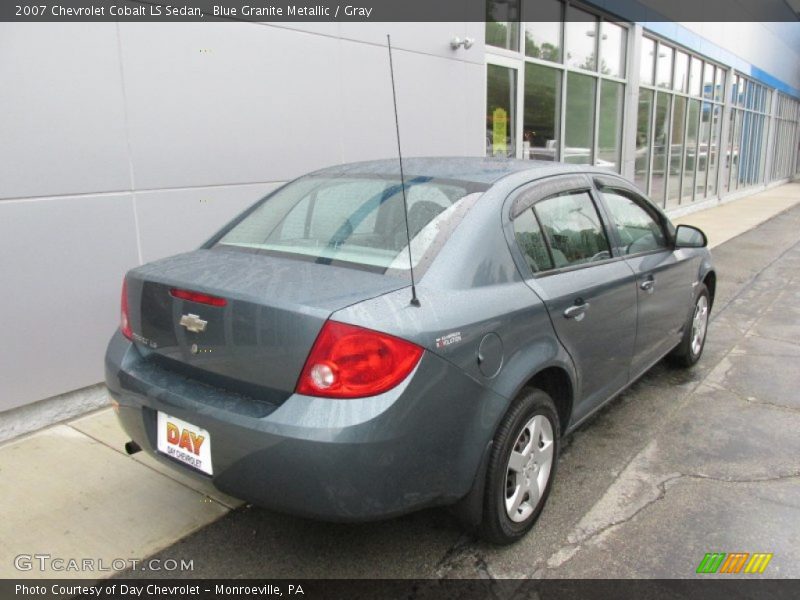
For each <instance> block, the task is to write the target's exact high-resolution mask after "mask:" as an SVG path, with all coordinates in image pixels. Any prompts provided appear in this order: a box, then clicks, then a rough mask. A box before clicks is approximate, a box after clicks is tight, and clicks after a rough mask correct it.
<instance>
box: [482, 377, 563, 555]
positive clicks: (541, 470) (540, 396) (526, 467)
mask: <svg viewBox="0 0 800 600" xmlns="http://www.w3.org/2000/svg"><path fill="white" fill-rule="evenodd" d="M560 433H561V432H560V424H559V420H558V413H557V412H556V409H555V405H554V404H553V400H552V399H551V398H550V396H548V395H547V394H546V393H545V392H543V391H542V390H538V389H527V390H525V391H523V392H522V394H521V395H520V396H519V397H518V398H517V399H516V400H515V401H514V403H513V404H512V406H511V408H510V409H509V411H508V413H507V414H506V416H505V417H504V418H503V421H502V422H501V423H500V426H499V427H498V429H497V433H496V434H495V438H494V444H493V446H492V451H491V456H490V458H489V466H488V469H487V473H486V489H485V493H486V496H485V498H484V504H483V519H482V522H481V528H480V532H481V536H482V537H483V538H484V539H486V540H487V541H490V542H493V543H495V544H510V543H512V542H515V541H517V540H519V539H520V538H522V537H523V536H524V535H525V534H526V533H527V532H528V531H529V530H530V529H531V527H533V524H534V523H535V522H536V519H537V518H538V517H539V514H540V513H541V512H542V509H543V508H544V504H545V502H546V501H547V496H548V495H549V493H550V487H551V485H552V482H553V478H554V476H555V471H556V462H557V459H558V449H559V436H560Z"/></svg>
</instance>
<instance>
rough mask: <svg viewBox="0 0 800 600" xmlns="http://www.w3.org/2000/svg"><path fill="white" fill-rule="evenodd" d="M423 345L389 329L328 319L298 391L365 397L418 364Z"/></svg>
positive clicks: (391, 384)
mask: <svg viewBox="0 0 800 600" xmlns="http://www.w3.org/2000/svg"><path fill="white" fill-rule="evenodd" d="M422 351H423V349H422V348H421V347H419V346H417V345H416V344H412V343H411V342H407V341H405V340H401V339H400V338H396V337H394V336H391V335H387V334H385V333H380V332H377V331H372V330H371V329H363V328H361V327H355V326H354V325H346V324H344V323H337V322H336V321H327V322H326V323H325V325H323V327H322V331H320V333H319V336H317V341H316V342H314V347H313V348H311V352H310V353H309V355H308V359H306V364H305V366H304V367H303V371H302V373H301V374H300V379H299V381H298V382H297V390H296V391H297V393H298V394H305V395H307V396H322V397H324V398H362V397H364V396H374V395H376V394H380V393H382V392H385V391H386V390H390V389H392V388H393V387H394V386H396V385H397V384H398V383H400V382H401V381H403V379H405V378H406V376H407V375H408V374H409V373H411V371H412V370H413V369H414V367H416V366H417V363H418V362H419V359H420V357H421V356H422Z"/></svg>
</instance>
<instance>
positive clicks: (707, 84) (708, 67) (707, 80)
mask: <svg viewBox="0 0 800 600" xmlns="http://www.w3.org/2000/svg"><path fill="white" fill-rule="evenodd" d="M703 98H708V99H709V100H712V99H713V98H714V65H712V64H711V63H706V64H705V66H704V67H703Z"/></svg>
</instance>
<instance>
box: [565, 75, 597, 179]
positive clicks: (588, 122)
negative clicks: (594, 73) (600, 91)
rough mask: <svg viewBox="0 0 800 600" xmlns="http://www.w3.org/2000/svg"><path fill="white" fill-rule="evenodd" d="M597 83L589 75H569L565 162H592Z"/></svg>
mask: <svg viewBox="0 0 800 600" xmlns="http://www.w3.org/2000/svg"><path fill="white" fill-rule="evenodd" d="M596 82H597V80H596V79H595V78H594V77H591V76H589V75H580V74H578V73H568V74H567V114H566V120H565V134H564V137H565V140H564V162H569V163H576V164H591V162H592V132H593V131H594V94H595V87H596Z"/></svg>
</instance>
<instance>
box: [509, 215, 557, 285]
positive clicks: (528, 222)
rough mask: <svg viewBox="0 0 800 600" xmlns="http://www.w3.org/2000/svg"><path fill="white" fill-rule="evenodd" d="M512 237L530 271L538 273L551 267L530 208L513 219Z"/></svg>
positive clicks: (541, 236)
mask: <svg viewBox="0 0 800 600" xmlns="http://www.w3.org/2000/svg"><path fill="white" fill-rule="evenodd" d="M514 237H515V238H516V240H517V245H518V246H519V249H520V251H521V252H522V256H523V257H524V258H525V262H527V263H528V266H529V267H530V268H531V271H533V272H534V273H538V272H539V271H546V270H548V269H552V268H553V262H552V260H551V259H550V253H549V252H548V251H547V244H546V243H545V241H544V236H543V235H542V230H541V229H540V228H539V222H538V221H537V220H536V217H535V216H534V214H533V209H532V208H531V209H528V210H526V211H524V212H523V213H521V214H520V215H519V216H518V217H517V218H516V219H514Z"/></svg>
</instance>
